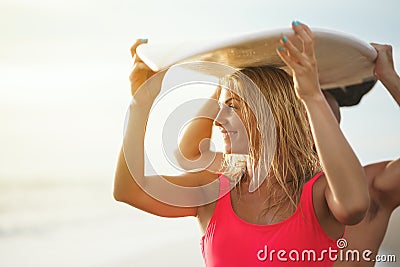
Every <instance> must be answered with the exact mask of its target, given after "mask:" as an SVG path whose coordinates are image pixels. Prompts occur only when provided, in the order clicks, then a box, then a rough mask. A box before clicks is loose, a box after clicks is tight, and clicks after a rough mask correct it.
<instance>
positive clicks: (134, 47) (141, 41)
mask: <svg viewBox="0 0 400 267" xmlns="http://www.w3.org/2000/svg"><path fill="white" fill-rule="evenodd" d="M147 41H148V40H147V39H137V40H136V42H135V43H134V44H133V45H132V46H131V55H132V58H133V59H134V61H135V63H136V62H138V61H140V59H139V58H138V57H137V56H136V48H137V47H138V46H139V45H141V44H147Z"/></svg>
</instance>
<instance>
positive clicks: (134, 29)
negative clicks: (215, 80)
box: [0, 0, 400, 181]
mask: <svg viewBox="0 0 400 267" xmlns="http://www.w3.org/2000/svg"><path fill="white" fill-rule="evenodd" d="M398 10H400V4H399V2H398V1H397V0H392V1H389V0H381V1H376V3H370V4H366V2H365V1H349V0H346V1H288V0H287V1H265V0H264V1H251V0H249V1H233V0H229V1H228V0H224V1H215V0H207V1H197V2H193V1H183V0H182V1H176V0H175V1H154V0H151V1H127V0H115V1H102V0H96V1H94V0H90V1H84V0H79V1H78V0H70V1H61V0H52V1H50V0H36V1H28V0H0V33H1V35H0V36H1V37H0V38H1V42H0V93H1V94H0V111H1V112H0V122H1V131H0V148H1V149H0V181H5V180H13V181H19V180H30V181H33V180H37V179H74V180H86V179H88V180H90V179H104V180H110V179H112V175H113V172H114V169H115V162H116V157H117V153H118V151H119V147H120V144H121V140H122V131H123V122H124V116H125V111H126V109H127V106H128V104H129V101H130V94H129V83H128V75H129V71H130V67H131V64H132V62H131V59H130V54H129V48H130V45H131V44H132V43H133V41H134V40H135V39H136V38H142V37H146V38H149V39H150V41H151V40H153V39H154V40H163V41H174V40H176V39H190V38H203V37H207V38H210V37H211V38H213V37H215V38H217V37H218V36H220V35H232V34H234V33H239V32H249V31H257V30H265V29H275V28H282V27H289V26H290V23H291V21H292V20H300V21H302V22H305V23H307V24H309V25H311V26H314V27H321V28H330V29H334V30H339V31H344V32H346V33H349V34H353V35H355V36H357V37H359V38H360V39H362V40H365V41H367V42H372V41H374V42H385V43H390V44H392V45H393V46H394V55H395V61H396V66H397V69H398V70H400V67H399V66H400V58H399V55H400V36H399V30H398V27H399V26H398V25H399V24H400V19H399V15H398ZM399 111H400V110H399V108H398V107H396V105H395V104H394V101H392V100H391V99H390V97H389V96H388V94H387V93H386V92H385V90H384V89H383V87H382V86H381V85H378V86H376V88H374V89H373V92H371V93H370V94H368V95H367V96H366V97H365V99H364V100H363V101H362V103H361V104H360V105H359V106H357V107H355V108H351V109H346V110H344V113H343V130H344V132H345V134H346V136H347V137H348V139H349V140H350V142H351V144H352V145H353V147H354V149H355V150H356V152H357V154H358V156H359V157H360V159H361V161H362V162H363V163H367V162H371V161H377V160H381V159H390V158H394V157H397V156H398V155H399V153H398V152H399V147H400V140H399V138H398V136H399V133H400V112H399Z"/></svg>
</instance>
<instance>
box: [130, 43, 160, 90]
mask: <svg viewBox="0 0 400 267" xmlns="http://www.w3.org/2000/svg"><path fill="white" fill-rule="evenodd" d="M146 43H147V39H138V40H136V42H135V43H134V44H133V45H132V47H131V55H132V58H133V60H134V65H133V69H132V72H131V74H130V76H129V80H130V82H131V94H132V96H133V95H135V93H136V92H137V90H138V89H139V87H140V86H141V85H142V84H143V83H144V82H145V81H146V80H148V79H149V78H150V77H151V76H153V75H154V74H155V72H154V71H152V70H151V69H150V68H149V67H148V66H147V65H146V64H145V63H144V62H143V61H142V60H141V59H140V58H139V57H138V56H137V54H136V48H137V47H138V46H139V45H141V44H146Z"/></svg>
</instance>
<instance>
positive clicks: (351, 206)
mask: <svg viewBox="0 0 400 267" xmlns="http://www.w3.org/2000/svg"><path fill="white" fill-rule="evenodd" d="M292 27H293V30H294V31H295V34H296V36H297V37H298V38H300V39H301V40H302V42H303V48H302V51H300V50H299V49H297V48H296V47H295V46H294V45H293V44H292V42H291V41H290V40H288V39H287V38H285V37H283V38H282V41H281V43H282V46H283V48H282V47H279V48H278V54H279V55H280V56H281V58H282V60H283V61H284V62H285V63H286V64H287V65H288V66H289V67H290V68H291V70H292V71H293V79H294V84H295V89H296V93H297V96H298V97H299V98H300V99H301V100H302V102H303V104H304V105H305V107H306V110H307V113H308V118H309V121H310V126H311V131H312V135H313V138H314V141H315V144H316V148H317V152H318V155H319V158H320V161H321V164H322V167H323V169H324V172H325V176H326V180H327V186H326V188H325V194H324V195H325V200H326V203H327V205H328V207H329V209H330V211H331V212H332V214H333V215H334V217H335V218H336V219H337V220H338V221H339V222H340V223H342V224H345V225H351V224H356V223H358V222H360V221H361V220H362V219H363V217H364V216H365V213H366V211H367V209H368V206H369V194H368V187H367V183H366V179H365V174H364V171H363V168H362V166H361V164H360V162H359V160H358V159H357V157H356V155H355V154H354V152H353V150H352V149H351V147H350V145H349V144H348V142H347V140H346V138H345V137H344V135H343V133H342V132H341V130H340V128H339V124H338V122H337V121H336V119H335V117H334V115H333V113H332V111H331V110H330V108H329V105H328V103H327V102H326V100H325V98H324V96H323V94H322V92H321V89H320V85H319V81H318V70H317V63H316V59H315V54H314V37H313V34H312V32H311V30H310V29H309V28H308V27H307V26H306V25H304V24H297V23H293V25H292Z"/></svg>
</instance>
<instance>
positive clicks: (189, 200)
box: [114, 40, 216, 217]
mask: <svg viewBox="0 0 400 267" xmlns="http://www.w3.org/2000/svg"><path fill="white" fill-rule="evenodd" d="M141 43H143V41H142V40H138V41H137V42H136V43H135V45H134V46H133V47H132V54H133V56H134V57H135V65H134V68H133V71H132V74H131V76H130V80H131V93H132V95H133V100H132V103H131V105H130V114H129V119H128V122H127V127H126V131H125V135H124V140H123V148H122V149H121V153H120V157H119V159H118V163H117V169H116V174H115V179H114V198H115V199H116V200H118V201H122V202H125V203H127V204H129V205H131V206H134V207H136V208H139V209H141V210H143V211H146V212H149V213H152V214H155V215H159V216H164V217H182V216H196V215H197V206H195V205H194V203H201V202H202V197H203V196H202V194H201V192H199V190H197V191H196V192H197V193H196V192H194V191H190V192H189V191H188V190H186V191H185V190H180V189H182V188H181V187H185V188H187V187H192V188H196V187H199V186H200V184H199V181H207V182H210V181H212V180H213V179H215V178H216V175H214V174H211V173H208V172H199V173H193V174H184V175H181V176H178V177H172V176H170V177H167V176H147V177H145V175H144V136H145V128H146V122H147V118H148V115H149V111H150V108H151V106H152V103H153V101H154V99H155V97H156V96H157V94H158V92H159V90H160V88H161V83H162V79H163V77H164V75H165V71H164V72H161V73H158V74H156V75H154V74H155V73H154V72H152V71H151V70H150V69H149V68H148V67H147V66H146V65H145V64H144V63H143V62H142V61H141V60H140V59H139V58H137V57H136V55H135V51H136V47H137V46H138V45H139V44H141ZM152 75H154V76H152ZM151 76H152V77H151ZM150 77H151V78H150ZM149 78H150V79H149ZM145 81H146V84H145V87H144V88H141V89H140V90H138V89H139V87H140V86H141V85H142V84H143V83H144V82H145ZM176 185H178V186H176ZM171 203H172V204H171ZM175 203H176V205H174V204H175Z"/></svg>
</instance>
